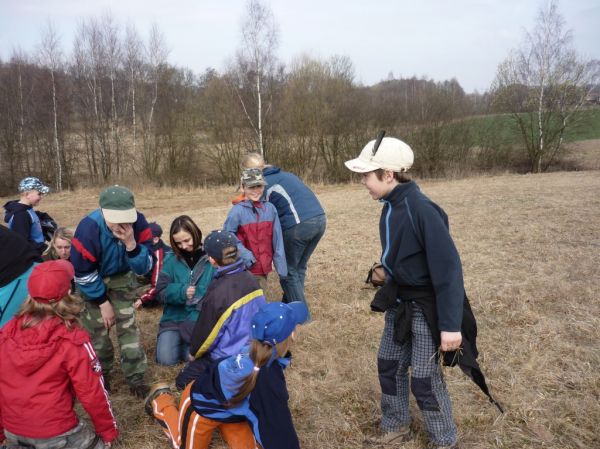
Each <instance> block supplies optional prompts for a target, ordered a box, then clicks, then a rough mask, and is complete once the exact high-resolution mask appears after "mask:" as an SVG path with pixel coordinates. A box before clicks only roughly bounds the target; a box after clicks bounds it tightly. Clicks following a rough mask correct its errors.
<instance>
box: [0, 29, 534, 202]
mask: <svg viewBox="0 0 600 449" xmlns="http://www.w3.org/2000/svg"><path fill="white" fill-rule="evenodd" d="M167 54H168V52H167V50H166V49H165V46H164V42H163V40H162V38H161V35H160V32H159V31H158V30H157V29H156V28H153V29H152V32H151V33H150V39H149V41H148V42H147V43H144V42H142V40H141V39H140V38H139V36H138V35H137V33H136V32H135V30H132V29H127V30H125V32H121V30H119V29H118V27H116V26H115V25H114V24H113V23H112V22H111V21H110V20H105V21H95V20H90V21H88V22H83V23H82V25H81V27H80V29H79V31H78V33H77V35H76V37H75V42H74V45H73V51H72V53H71V54H70V55H68V56H65V55H63V54H62V51H61V50H60V46H59V45H58V42H57V41H56V39H55V36H54V35H53V34H52V33H48V34H46V35H45V38H44V40H43V42H42V45H41V47H40V51H39V53H36V54H35V55H27V54H24V53H22V52H21V53H20V52H15V53H14V55H13V56H12V58H11V59H10V60H9V61H0V194H6V193H8V192H13V191H14V189H15V185H16V184H17V182H18V180H19V179H20V178H21V177H23V176H25V175H37V176H40V177H41V178H42V179H44V181H46V182H49V183H54V184H55V185H56V186H57V187H63V188H69V187H74V186H76V185H89V184H97V183H107V182H115V181H121V182H133V181H135V182H140V181H142V182H151V183H158V184H181V183H191V184H205V183H223V182H228V183H235V182H237V179H238V176H239V173H238V160H239V157H240V155H241V154H243V153H244V152H246V151H248V150H255V149H256V148H258V145H257V135H256V132H255V123H256V120H257V117H256V114H257V111H258V110H260V111H261V114H262V117H261V120H262V134H263V136H262V137H263V146H264V150H265V156H266V159H267V161H269V162H271V163H275V164H278V165H282V166H284V167H285V168H286V169H288V170H290V171H293V172H295V173H297V174H298V175H300V176H303V177H304V178H305V179H309V180H313V181H315V180H316V181H324V182H339V181H344V180H347V179H349V177H350V172H349V171H347V170H345V169H344V168H343V161H344V160H346V159H349V158H351V157H355V156H356V154H357V152H358V151H359V150H360V149H361V148H362V147H363V145H364V144H365V143H366V142H367V141H368V140H370V139H372V138H374V137H375V135H376V134H377V131H378V130H379V129H386V130H387V131H388V135H394V136H397V137H400V138H402V139H403V140H405V141H407V142H408V143H409V144H410V145H411V146H412V147H413V148H414V150H415V152H416V155H417V158H416V165H415V171H416V172H417V174H419V175H421V176H444V175H448V174H455V173H461V172H469V171H479V170H489V169H501V170H505V169H509V168H511V167H515V166H518V165H519V164H520V163H521V162H522V161H520V160H519V158H518V157H516V156H514V151H513V146H514V141H511V140H509V139H504V138H503V131H502V130H499V131H498V132H497V130H496V128H497V126H496V125H495V122H494V121H493V120H492V121H481V120H478V121H473V120H468V119H467V120H466V118H468V117H470V116H475V115H482V114H486V113H488V112H490V111H489V103H490V101H489V98H488V97H487V95H480V94H466V93H465V92H464V90H463V89H462V87H461V86H460V84H459V83H458V82H457V81H456V80H454V79H452V80H449V81H442V82H436V81H433V80H430V79H426V78H416V77H412V78H402V79H395V78H393V77H392V76H390V77H389V79H388V80H386V81H383V82H380V83H378V84H376V85H373V86H362V85H360V84H357V83H356V81H355V80H354V69H353V65H352V62H351V61H350V60H349V59H348V58H346V57H338V56H334V57H331V58H329V59H327V60H317V59H314V58H310V57H301V58H298V59H297V60H295V61H294V62H293V63H292V64H290V65H289V66H287V67H286V66H283V65H279V66H277V67H276V69H275V70H272V71H271V72H270V73H267V74H265V75H266V76H263V77H262V86H261V89H262V90H261V101H262V105H261V108H257V107H256V102H257V101H258V97H257V95H256V89H255V87H256V86H255V79H256V77H255V76H254V74H253V73H252V71H251V70H250V69H248V70H247V71H246V72H244V70H243V67H242V70H241V71H240V67H239V65H238V66H237V67H236V68H235V69H233V68H232V69H230V70H227V71H225V72H224V73H219V72H217V71H216V70H213V69H209V70H207V71H206V72H205V73H203V74H200V75H198V74H195V73H192V72H191V71H190V70H188V69H185V68H178V67H174V66H172V65H170V64H169V63H168V62H167Z"/></svg>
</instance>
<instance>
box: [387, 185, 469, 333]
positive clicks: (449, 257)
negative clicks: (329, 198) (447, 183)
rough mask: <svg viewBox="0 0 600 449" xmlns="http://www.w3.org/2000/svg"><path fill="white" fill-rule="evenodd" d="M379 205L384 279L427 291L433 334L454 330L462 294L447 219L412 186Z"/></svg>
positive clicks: (457, 328) (459, 268) (458, 325)
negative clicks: (433, 301) (432, 297)
mask: <svg viewBox="0 0 600 449" xmlns="http://www.w3.org/2000/svg"><path fill="white" fill-rule="evenodd" d="M381 201H382V202H383V203H384V206H383V210H382V211H381V218H380V221H379V235H380V238H381V247H382V249H383V252H382V255H381V263H382V265H383V266H384V268H385V270H386V272H387V274H388V275H391V276H392V277H393V278H394V280H395V281H396V283H397V284H398V285H400V286H412V287H414V286H418V287H432V288H433V291H434V292H435V299H436V309H437V316H438V327H439V330H440V331H447V332H458V331H460V329H461V323H462V312H463V301H464V298H465V289H464V282H463V273H462V265H461V261H460V256H459V255H458V251H457V250H456V247H455V246H454V242H453V241H452V237H451V236H450V231H449V227H448V216H447V215H446V213H445V212H444V211H443V210H442V209H441V208H440V207H439V206H438V205H437V204H435V203H434V202H433V201H431V200H430V199H429V198H427V197H426V196H425V195H424V194H423V193H422V192H421V190H420V189H419V187H418V186H417V185H416V184H415V182H414V181H411V182H408V183H404V184H400V185H398V186H397V187H395V188H394V190H392V192H390V193H389V194H388V195H387V196H386V197H384V198H382V199H381Z"/></svg>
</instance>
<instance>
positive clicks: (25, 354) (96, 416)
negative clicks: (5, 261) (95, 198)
mask: <svg viewBox="0 0 600 449" xmlns="http://www.w3.org/2000/svg"><path fill="white" fill-rule="evenodd" d="M73 275H74V270H73V266H72V265H71V263H70V262H68V261H66V260H54V261H50V262H45V263H42V264H40V265H37V266H36V267H35V268H34V269H33V271H32V273H31V276H30V277H29V281H28V282H27V287H28V290H29V297H28V298H27V299H26V301H25V303H24V304H23V306H22V307H21V311H20V312H19V313H18V314H17V316H16V317H15V318H13V319H12V320H11V321H9V322H8V323H7V324H6V326H5V327H3V328H2V331H0V423H1V424H2V426H1V427H0V441H1V440H3V439H4V438H6V440H7V441H6V443H7V445H8V447H12V446H17V447H21V446H25V447H31V448H36V449H39V448H42V447H43V448H46V447H60V448H63V449H80V448H89V449H102V448H106V447H110V446H111V444H112V442H113V441H114V440H115V439H116V438H117V436H118V430H117V425H116V422H115V418H114V416H113V413H112V409H111V404H110V401H109V399H108V395H107V392H106V390H105V389H104V380H103V378H102V368H101V367H100V362H99V361H98V358H97V357H96V353H95V352H94V348H93V347H92V344H91V342H90V337H89V335H88V334H87V332H86V331H85V330H83V329H82V328H81V326H80V325H79V321H78V319H77V317H78V315H79V313H80V311H81V309H82V307H83V306H82V303H81V301H80V300H78V299H77V298H75V297H73V296H71V295H70V294H69V293H70V289H71V280H72V279H73ZM75 397H76V398H77V399H78V400H79V402H80V403H81V404H82V405H83V407H84V409H85V410H86V411H87V413H88V414H89V415H90V418H91V419H92V422H93V424H94V427H95V432H94V431H93V430H92V429H91V428H90V427H89V425H88V424H86V423H85V421H81V420H80V419H79V417H78V416H77V413H75V410H73V403H74V399H75Z"/></svg>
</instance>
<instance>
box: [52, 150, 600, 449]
mask: <svg viewBox="0 0 600 449" xmlns="http://www.w3.org/2000/svg"><path fill="white" fill-rule="evenodd" d="M597 148H598V147H597V146H595V149H596V151H595V152H594V151H592V149H591V148H590V149H589V158H590V161H592V162H594V163H596V164H598V153H597ZM421 188H422V190H423V191H424V192H425V193H426V194H427V195H429V196H430V197H431V198H432V199H433V200H435V201H436V202H437V203H438V204H440V205H441V206H442V207H443V208H444V209H445V210H446V212H447V213H448V214H449V216H450V223H451V232H452V235H453V236H454V239H455V242H456V244H457V246H458V249H459V251H460V253H461V257H462V261H463V264H464V273H465V284H466V289H467V293H468V295H469V297H470V298H471V304H472V306H473V309H474V312H475V315H476V317H477V319H478V324H479V341H478V343H479V348H480V352H481V355H480V363H481V365H482V368H483V370H484V372H485V374H486V375H487V377H488V382H489V384H490V387H491V390H492V394H493V395H494V396H495V397H496V399H498V400H499V401H500V402H501V403H502V404H503V405H504V407H505V409H506V414H505V415H503V416H502V415H500V414H499V413H498V411H497V410H496V409H495V407H494V406H492V405H490V404H489V403H488V402H487V400H486V398H485V397H484V396H483V395H482V394H481V393H480V392H479V390H478V389H477V388H476V386H475V385H474V384H472V383H471V382H470V381H468V380H467V379H466V377H465V376H464V375H463V374H462V373H461V372H460V371H459V370H458V369H445V374H446V379H447V382H448V386H449V389H450V393H451V397H452V399H453V403H454V410H455V418H456V421H457V424H458V428H459V434H460V438H461V440H462V442H463V444H462V446H461V447H464V448H474V449H488V448H492V447H493V448H515V449H517V448H540V447H544V448H557V449H558V448H561V449H562V448H591V447H600V437H599V435H598V423H599V422H600V406H599V401H600V352H599V351H598V349H599V346H598V341H600V282H599V280H600V230H599V223H600V171H587V172H562V173H550V174H542V175H506V176H496V177H480V178H471V179H464V180H456V181H436V182H423V183H421ZM315 190H316V192H317V193H318V195H319V198H320V199H321V201H322V203H323V206H324V207H325V209H326V211H327V214H328V229H327V232H326V234H325V237H324V238H323V241H322V242H321V244H320V245H319V247H318V248H317V251H316V253H315V255H314V256H313V258H312V259H311V263H310V267H309V273H308V278H307V296H308V300H309V302H310V304H311V310H312V314H313V318H314V321H313V322H312V323H311V324H310V325H308V326H306V327H305V328H304V329H303V330H302V331H301V334H300V338H299V342H298V343H297V346H296V347H295V349H294V351H293V352H294V362H293V364H292V366H291V367H290V369H289V370H288V372H287V380H288V386H289V389H290V404H291V407H292V411H293V415H294V420H295V423H296V428H297V431H298V434H299V436H300V439H301V442H302V447H303V448H307V449H350V448H351V449H354V448H363V447H364V448H368V447H372V446H369V445H366V444H365V443H364V439H365V437H366V436H370V435H373V434H374V433H375V431H376V429H377V424H378V418H379V403H378V401H379V387H378V382H377V374H376V353H377V347H378V344H379V337H380V334H381V330H382V327H383V317H382V315H380V314H376V313H372V312H370V311H369V302H370V300H371V298H372V296H373V293H374V290H372V289H365V288H364V284H363V281H364V278H365V275H366V271H367V269H368V268H369V266H370V265H371V264H372V262H373V261H375V260H376V259H377V258H378V256H379V242H378V235H377V221H378V216H379V211H380V207H381V206H380V204H379V203H378V202H376V201H373V200H371V199H370V197H369V196H368V195H367V193H366V191H365V190H364V189H363V188H362V187H361V186H359V185H338V186H324V187H323V186H317V187H316V188H315ZM97 194H98V192H97V191H96V190H84V191H77V192H75V193H61V194H54V195H50V196H49V197H47V198H46V199H45V200H44V202H43V203H42V205H41V209H42V210H45V211H48V212H49V213H50V214H51V215H52V216H53V217H55V218H56V219H57V220H58V221H59V222H60V223H61V224H63V225H70V226H74V225H75V224H76V223H77V222H78V220H79V219H80V218H81V217H82V216H83V215H84V214H85V213H86V212H87V211H88V210H90V209H92V208H94V207H95V206H96V204H97ZM136 195H137V196H136V198H137V203H138V206H139V209H140V210H141V211H143V212H144V213H145V214H146V216H147V217H148V218H149V220H156V221H158V222H159V223H160V224H161V225H162V226H163V228H164V229H165V233H168V226H169V224H170V222H171V220H172V219H173V218H174V217H175V216H176V215H179V214H183V213H185V214H189V215H191V216H192V217H193V218H194V220H196V221H197V223H198V224H199V225H200V226H201V228H202V230H203V231H204V233H205V234H206V233H207V232H208V231H210V230H212V229H215V228H218V227H219V226H220V225H221V224H222V222H223V220H224V218H225V215H226V213H227V211H228V209H229V203H228V201H229V199H230V198H231V197H232V196H233V195H234V192H233V191H232V189H227V188H220V189H206V190H202V189H194V190H181V189H169V188H163V189H150V188H147V189H140V190H137V191H136ZM270 288H271V290H270V292H269V293H270V296H271V298H276V297H277V296H278V294H279V291H278V285H277V280H276V275H272V276H271V279H270ZM159 316H160V313H159V312H158V311H156V310H143V311H141V312H140V313H139V314H138V322H139V325H140V328H141V329H142V332H143V341H144V344H145V347H146V349H147V352H148V356H149V360H150V364H151V365H150V366H151V367H150V373H149V378H150V380H153V381H155V380H163V379H173V378H174V376H175V375H176V373H177V371H178V369H179V368H172V369H167V368H160V367H157V366H155V365H154V363H153V361H152V360H153V358H154V343H155V336H156V329H157V323H158V319H159ZM121 381H123V378H122V377H121V374H120V373H119V374H118V375H117V376H116V378H115V381H114V383H115V392H114V394H113V396H112V400H113V407H114V410H115V412H116V414H117V418H118V421H119V424H120V427H121V431H122V438H121V440H120V443H119V444H117V445H116V446H115V447H116V448H122V449H125V448H127V449H129V448H131V449H133V448H136V449H139V448H142V449H158V448H164V449H166V448H168V447H169V446H168V443H167V441H166V440H165V438H164V437H163V436H162V432H161V431H160V429H159V427H158V426H157V425H155V424H154V423H152V422H151V420H150V419H149V418H148V417H147V416H146V415H145V414H144V411H143V403H142V401H140V400H136V399H133V398H132V397H131V396H130V395H129V394H128V393H127V388H126V387H125V386H124V385H116V384H118V383H119V382H121ZM412 407H413V410H415V411H416V410H417V409H416V405H415V404H414V403H413V405H412ZM415 428H416V429H417V431H418V437H417V440H416V441H414V442H412V443H410V444H407V445H406V446H405V447H406V448H407V449H417V448H424V447H425V442H426V440H425V437H424V433H423V426H422V422H421V419H420V415H419V413H418V412H417V413H415ZM214 447H215V448H224V447H225V446H223V445H222V444H221V443H219V442H217V444H215V445H214Z"/></svg>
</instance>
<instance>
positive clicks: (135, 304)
mask: <svg viewBox="0 0 600 449" xmlns="http://www.w3.org/2000/svg"><path fill="white" fill-rule="evenodd" d="M133 307H134V308H135V309H139V308H140V307H142V300H141V299H138V300H137V301H136V302H134V303H133Z"/></svg>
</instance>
